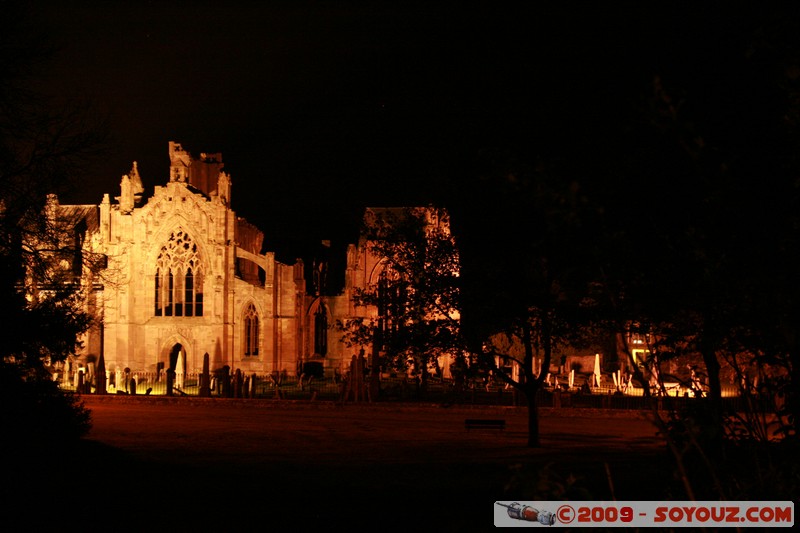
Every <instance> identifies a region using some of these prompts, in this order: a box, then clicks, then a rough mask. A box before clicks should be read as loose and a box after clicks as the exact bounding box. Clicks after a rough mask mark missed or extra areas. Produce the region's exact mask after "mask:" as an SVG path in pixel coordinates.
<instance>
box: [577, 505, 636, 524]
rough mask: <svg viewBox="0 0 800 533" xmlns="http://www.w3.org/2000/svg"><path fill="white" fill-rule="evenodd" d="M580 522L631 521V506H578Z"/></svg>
mask: <svg viewBox="0 0 800 533" xmlns="http://www.w3.org/2000/svg"><path fill="white" fill-rule="evenodd" d="M577 518H578V522H617V521H619V522H631V521H632V520H633V508H631V507H620V508H619V509H617V508H616V507H578V510H577Z"/></svg>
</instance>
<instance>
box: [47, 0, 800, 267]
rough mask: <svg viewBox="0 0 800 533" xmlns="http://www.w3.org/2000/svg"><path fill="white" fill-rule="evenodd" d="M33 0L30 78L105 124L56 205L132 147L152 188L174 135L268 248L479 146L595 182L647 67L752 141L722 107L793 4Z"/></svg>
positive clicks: (739, 92) (697, 113) (431, 184)
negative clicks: (217, 163) (36, 52)
mask: <svg viewBox="0 0 800 533" xmlns="http://www.w3.org/2000/svg"><path fill="white" fill-rule="evenodd" d="M429 4H430V5H429ZM33 6H34V13H35V19H34V22H35V25H36V27H37V28H39V29H41V30H42V31H43V32H44V33H45V34H46V35H48V36H49V37H50V38H51V39H52V40H53V42H55V43H56V44H57V45H58V46H59V48H60V50H59V52H58V54H57V55H56V59H55V62H54V63H53V64H52V66H50V67H49V68H48V69H47V71H46V73H45V77H44V79H45V80H46V83H47V87H49V88H50V89H52V90H54V91H55V92H56V93H57V94H58V95H59V96H60V97H63V98H66V99H75V100H82V101H88V103H89V104H90V105H91V106H92V108H93V109H94V111H95V112H96V113H97V115H98V116H101V117H105V118H107V123H108V129H109V134H110V140H109V144H108V150H107V152H106V154H105V155H104V156H102V157H101V158H98V159H97V160H96V161H95V162H94V164H93V165H92V167H91V170H90V171H89V172H88V173H87V174H86V175H85V176H81V177H80V187H79V190H78V191H76V194H75V197H74V198H68V199H64V201H75V202H86V203H97V202H99V201H100V199H101V197H102V196H101V195H102V193H104V192H110V193H112V196H113V194H114V193H116V192H117V190H118V186H119V179H120V176H121V175H122V174H124V173H127V171H128V170H129V169H130V166H131V162H132V161H134V160H136V161H138V162H139V168H140V171H141V174H142V176H143V179H144V182H145V186H146V187H147V188H148V189H149V190H152V187H153V186H154V185H157V184H161V183H163V182H165V181H166V179H167V171H168V158H167V143H168V141H170V140H174V141H177V142H180V143H182V144H183V146H184V148H185V149H187V150H189V151H190V152H191V153H192V154H194V155H198V154H199V153H200V152H221V153H222V154H223V158H224V161H225V162H226V169H227V170H228V171H229V172H230V173H231V175H232V179H233V184H234V189H233V207H234V209H235V210H236V211H237V213H238V214H239V215H241V216H245V217H246V218H248V219H249V220H251V221H252V222H254V223H255V224H257V225H259V226H260V227H261V228H262V229H264V231H265V233H266V246H267V247H268V248H272V249H278V251H279V252H281V253H283V254H284V256H285V257H288V256H291V255H292V254H295V253H296V254H300V253H302V250H304V249H305V248H306V247H308V245H309V244H311V243H315V242H318V241H319V239H322V238H333V239H334V240H337V239H338V240H341V241H342V242H344V241H352V239H353V238H354V235H355V234H354V232H353V231H354V228H355V225H356V223H357V221H358V219H359V217H360V214H361V211H362V208H363V207H364V206H366V205H402V204H406V205H407V204H419V203H427V202H430V201H436V202H439V203H443V204H446V205H447V204H452V203H454V202H455V203H457V202H458V201H459V193H460V191H462V190H464V187H462V182H463V181H464V180H469V179H471V178H472V177H473V175H474V173H475V168H474V166H473V162H474V161H475V160H476V158H477V157H478V156H479V154H481V153H484V152H485V151H487V150H496V149H499V150H506V151H511V152H513V153H514V154H515V155H516V156H518V157H522V158H525V159H528V160H530V161H534V160H536V159H539V158H541V159H545V160H547V161H561V162H562V165H561V167H562V168H564V169H567V171H572V172H574V173H575V175H576V176H575V177H577V175H580V177H581V179H583V180H585V181H594V182H595V185H597V186H604V184H605V183H606V182H608V183H610V182H611V181H613V180H614V179H616V178H614V176H613V169H612V167H613V166H615V165H616V164H618V162H619V160H620V157H628V156H629V155H630V153H631V152H633V151H636V150H637V149H638V148H637V147H635V146H633V145H631V144H629V143H630V136H631V135H633V136H635V135H636V134H635V133H633V134H632V133H631V128H632V127H634V128H635V126H636V124H637V123H640V122H641V121H643V120H645V119H643V118H641V117H639V116H637V113H638V112H639V111H640V108H641V107H642V106H644V105H645V104H643V103H642V102H644V101H645V100H646V98H647V96H648V94H652V91H653V89H652V86H653V80H654V78H655V77H656V76H659V77H660V78H661V79H662V80H663V83H664V84H665V85H666V86H668V87H670V88H671V89H672V90H674V92H673V94H676V95H678V96H680V97H681V98H682V99H684V100H685V101H686V106H688V107H689V108H691V109H690V110H692V111H693V113H692V117H693V118H695V119H696V121H697V124H696V125H697V126H698V129H699V130H701V131H702V132H703V133H704V134H706V135H709V136H712V137H713V135H714V134H715V133H719V132H730V131H732V128H739V129H741V131H737V136H738V137H737V139H738V141H737V142H741V143H742V144H744V143H747V142H751V141H752V140H754V139H758V138H760V134H761V132H759V131H758V130H757V129H755V130H754V129H753V128H752V127H750V126H752V124H753V122H752V121H751V122H749V123H747V124H739V122H741V121H740V120H739V118H737V119H736V120H731V117H733V116H737V117H744V118H746V117H748V116H752V117H757V116H758V114H759V113H761V112H763V111H764V109H765V108H768V107H769V105H770V101H769V99H770V94H769V91H768V90H766V89H763V88H761V87H760V85H759V84H760V83H761V82H765V83H766V84H767V85H768V86H772V85H777V84H779V83H780V80H778V81H774V80H770V79H769V78H770V76H772V74H771V73H770V72H767V71H766V70H764V71H760V70H758V67H757V68H755V69H753V68H751V67H750V66H748V68H750V71H747V72H746V71H743V70H742V69H741V68H740V66H741V65H742V64H744V63H747V62H748V61H749V60H750V59H751V58H752V56H753V55H754V54H755V56H756V60H757V59H758V54H759V53H763V52H764V50H765V49H769V48H770V47H773V48H774V46H775V45H776V44H777V43H776V41H777V40H780V39H782V38H783V37H782V35H783V34H786V33H790V32H788V31H787V25H788V26H791V24H793V23H794V21H796V20H797V18H796V14H795V13H793V12H789V13H787V12H784V11H783V10H778V9H765V8H763V7H761V4H758V3H748V2H702V3H699V5H696V6H694V7H692V8H691V9H687V8H685V7H681V6H679V5H673V4H672V3H659V4H652V3H650V2H536V3H528V2H431V3H423V2H420V3H417V2H305V1H299V2H265V3H256V2H236V1H234V2H224V3H223V2H213V1H204V2H175V1H164V2H146V3H144V2H141V3H140V2H137V3H133V5H129V4H128V3H124V2H110V3H107V4H104V7H103V8H102V9H98V7H97V6H95V5H92V6H91V7H88V6H86V7H81V6H78V7H74V6H67V4H63V3H57V2H45V3H33ZM776 34H777V36H776ZM748 54H749V55H748ZM752 63H753V61H749V63H748V65H751V64H752ZM755 63H757V61H755ZM787 64H788V63H787ZM769 84H772V85H769ZM731 89H735V90H731ZM751 89H752V90H751ZM692 106H694V107H692ZM756 122H757V119H756ZM632 125H633V126H632ZM745 126H747V127H745ZM728 137H729V138H728V139H727V140H730V138H732V137H733V136H732V135H730V134H728ZM609 162H610V163H609ZM653 188H657V187H656V186H655V185H654V186H653Z"/></svg>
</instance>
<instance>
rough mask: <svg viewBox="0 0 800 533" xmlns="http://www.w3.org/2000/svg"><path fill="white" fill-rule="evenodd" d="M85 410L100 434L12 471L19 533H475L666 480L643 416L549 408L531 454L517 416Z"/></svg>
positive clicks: (178, 404)
mask: <svg viewBox="0 0 800 533" xmlns="http://www.w3.org/2000/svg"><path fill="white" fill-rule="evenodd" d="M83 401H84V403H85V405H86V406H87V407H88V408H89V409H91V411H92V421H93V428H92V430H91V432H90V433H89V435H88V437H87V438H86V439H84V441H83V442H82V443H81V445H80V446H79V447H78V448H77V449H75V450H68V451H63V450H53V453H51V454H47V456H46V457H42V458H41V461H39V462H37V463H35V464H33V465H29V466H25V467H24V469H23V468H18V473H16V474H14V473H11V471H9V470H7V481H6V483H4V489H3V490H4V492H5V494H3V495H2V496H3V501H4V506H5V505H8V504H10V503H13V505H14V507H13V508H10V509H13V510H14V512H15V514H17V515H18V516H25V517H26V518H25V520H22V521H20V524H21V526H20V527H19V528H15V530H30V531H38V530H41V529H42V527H44V526H52V525H57V526H62V527H67V528H71V527H75V529H78V530H83V531H95V530H104V531H105V530H107V531H149V530H161V529H166V528H169V529H171V530H173V531H210V530H215V531H233V530H241V529H244V528H254V529H253V530H254V531H256V530H269V529H274V528H276V527H280V528H285V527H297V528H301V527H302V528H303V529H306V528H308V527H315V528H316V527H326V528H331V529H332V528H336V529H338V528H340V527H343V528H351V529H352V528H357V529H358V530H361V529H362V528H363V529H366V528H368V527H369V528H371V529H372V528H382V529H387V530H391V531H398V530H400V531H403V530H407V531H415V530H419V529H424V530H428V529H431V528H433V530H436V531H475V530H482V529H484V528H486V529H488V528H490V527H493V524H492V521H493V506H494V502H495V501H516V500H525V501H530V500H537V499H538V500H545V499H550V500H561V499H570V500H580V499H584V500H585V499H598V500H601V499H609V500H610V499H613V498H616V499H620V500H626V499H627V500H645V499H661V498H662V497H663V494H664V487H665V486H666V485H668V484H670V483H671V482H672V481H671V473H670V472H669V470H668V466H667V464H668V461H667V460H666V452H665V449H664V446H663V441H662V440H661V439H660V438H659V437H658V436H657V434H656V429H655V427H654V426H653V424H652V423H651V422H650V421H649V420H648V419H647V416H646V415H645V414H643V413H640V412H638V411H621V410H615V411H611V410H609V411H602V410H581V409H576V408H572V409H558V410H556V409H549V408H545V409H541V435H542V447H541V448H538V449H531V448H528V447H527V446H526V442H527V410H526V409H525V408H522V407H498V406H493V407H490V406H480V407H478V406H470V407H467V406H452V407H442V406H437V405H426V404H407V403H404V404H393V403H372V404H368V403H362V404H355V403H346V404H341V403H335V402H291V401H280V400H274V401H267V400H229V399H198V398H191V399H190V398H166V397H140V398H130V397H125V396H105V397H103V396H85V397H83ZM468 418H469V419H472V418H489V419H503V420H505V421H506V426H505V429H504V430H497V429H472V430H468V429H466V428H465V420H466V419H468ZM12 466H13V461H12ZM17 466H20V465H17Z"/></svg>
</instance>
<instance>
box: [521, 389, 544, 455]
mask: <svg viewBox="0 0 800 533" xmlns="http://www.w3.org/2000/svg"><path fill="white" fill-rule="evenodd" d="M538 388H539V387H538V386H537V385H536V384H534V385H527V384H526V386H525V396H526V397H527V400H528V447H529V448H538V447H540V446H541V442H540V441H539V406H538V405H537V403H536V392H537V390H538Z"/></svg>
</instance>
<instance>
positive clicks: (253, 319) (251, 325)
mask: <svg viewBox="0 0 800 533" xmlns="http://www.w3.org/2000/svg"><path fill="white" fill-rule="evenodd" d="M244 355H245V356H254V355H258V312H257V311H256V307H255V306H254V305H253V304H250V305H248V306H247V308H246V309H245V311H244Z"/></svg>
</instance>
